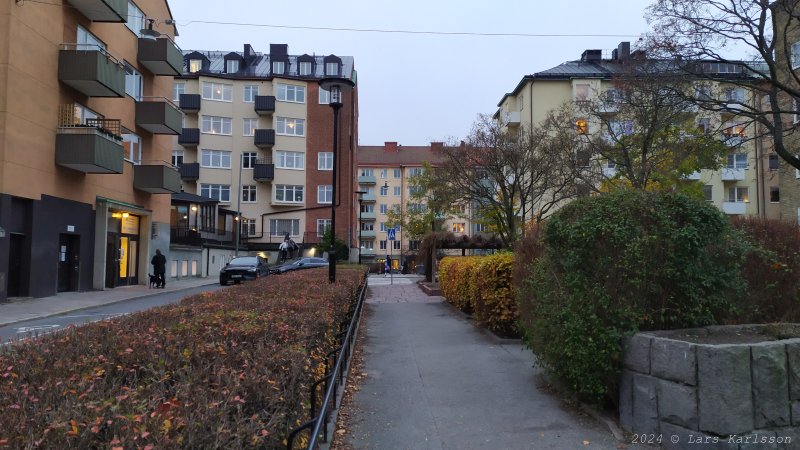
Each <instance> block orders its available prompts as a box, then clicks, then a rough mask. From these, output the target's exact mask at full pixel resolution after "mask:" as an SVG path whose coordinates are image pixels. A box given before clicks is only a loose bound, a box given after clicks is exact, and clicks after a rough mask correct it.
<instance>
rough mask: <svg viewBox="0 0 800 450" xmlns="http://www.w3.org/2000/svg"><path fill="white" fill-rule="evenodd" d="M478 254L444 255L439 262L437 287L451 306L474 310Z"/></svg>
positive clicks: (466, 311)
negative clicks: (475, 273) (474, 274)
mask: <svg viewBox="0 0 800 450" xmlns="http://www.w3.org/2000/svg"><path fill="white" fill-rule="evenodd" d="M479 258H480V257H479V256H458V257H445V258H443V259H442V260H441V261H440V262H439V288H440V289H441V290H442V295H443V296H444V298H445V299H446V300H447V301H448V302H449V303H450V304H452V305H453V306H455V307H456V308H458V309H460V310H461V311H464V312H465V313H467V314H472V312H473V311H474V310H475V298H476V296H477V293H478V291H477V280H476V277H475V276H473V273H474V272H475V271H476V270H477V268H478V261H479Z"/></svg>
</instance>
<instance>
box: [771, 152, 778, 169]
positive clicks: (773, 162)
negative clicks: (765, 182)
mask: <svg viewBox="0 0 800 450" xmlns="http://www.w3.org/2000/svg"><path fill="white" fill-rule="evenodd" d="M779 168H780V161H779V160H778V155H776V154H771V155H769V170H778V169H779Z"/></svg>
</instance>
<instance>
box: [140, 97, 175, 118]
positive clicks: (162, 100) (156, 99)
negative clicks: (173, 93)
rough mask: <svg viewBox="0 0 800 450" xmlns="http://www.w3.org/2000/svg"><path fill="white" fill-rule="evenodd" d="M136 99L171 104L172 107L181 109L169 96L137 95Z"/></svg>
mask: <svg viewBox="0 0 800 450" xmlns="http://www.w3.org/2000/svg"><path fill="white" fill-rule="evenodd" d="M137 101H139V102H157V103H166V104H168V105H170V106H172V107H173V108H175V109H177V110H178V111H180V109H181V108H180V107H179V106H178V105H176V104H175V102H173V101H172V99H171V98H167V97H162V96H160V95H146V96H141V97H139V99H138V100H137ZM181 114H183V113H181Z"/></svg>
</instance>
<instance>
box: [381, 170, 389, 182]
mask: <svg viewBox="0 0 800 450" xmlns="http://www.w3.org/2000/svg"><path fill="white" fill-rule="evenodd" d="M388 172H389V170H388V169H381V179H382V180H385V179H386V177H387V175H388Z"/></svg>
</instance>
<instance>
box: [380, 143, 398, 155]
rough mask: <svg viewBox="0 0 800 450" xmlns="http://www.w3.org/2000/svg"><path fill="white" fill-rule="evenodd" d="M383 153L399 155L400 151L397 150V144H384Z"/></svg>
mask: <svg viewBox="0 0 800 450" xmlns="http://www.w3.org/2000/svg"><path fill="white" fill-rule="evenodd" d="M383 151H384V152H385V153H399V152H400V149H399V148H398V145H397V142H384V143H383Z"/></svg>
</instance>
